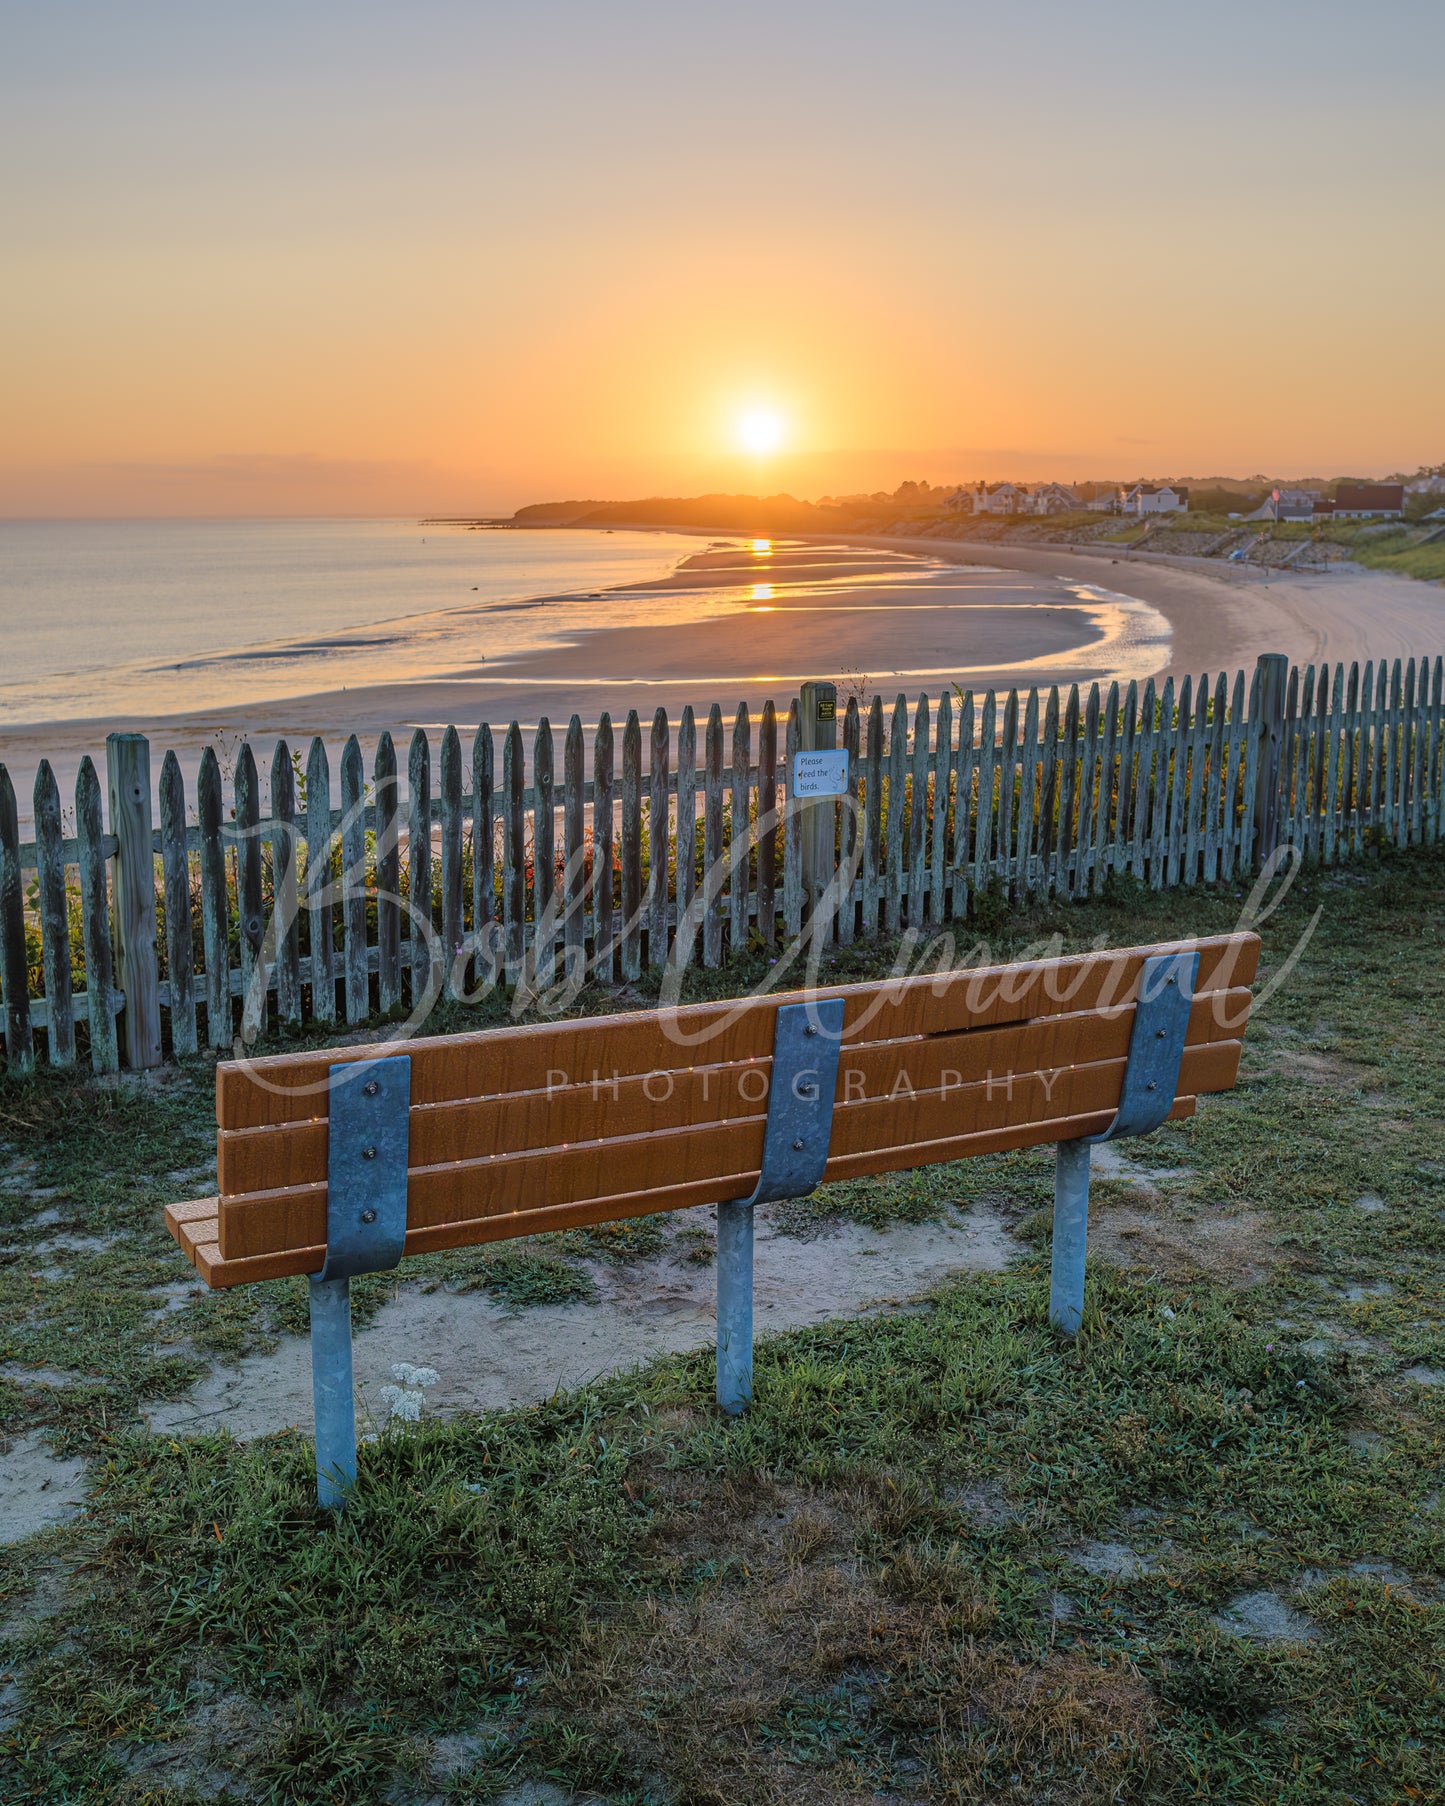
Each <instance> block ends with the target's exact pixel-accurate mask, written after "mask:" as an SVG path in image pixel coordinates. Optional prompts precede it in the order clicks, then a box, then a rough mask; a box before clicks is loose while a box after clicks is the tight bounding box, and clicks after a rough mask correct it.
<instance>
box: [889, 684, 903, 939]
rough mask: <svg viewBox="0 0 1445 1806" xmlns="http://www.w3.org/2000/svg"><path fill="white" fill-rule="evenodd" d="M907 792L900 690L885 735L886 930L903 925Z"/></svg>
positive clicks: (899, 930)
mask: <svg viewBox="0 0 1445 1806" xmlns="http://www.w3.org/2000/svg"><path fill="white" fill-rule="evenodd" d="M907 792H908V699H907V698H906V697H905V696H903V695H902V694H900V695H899V697H898V699H897V701H896V702H895V703H894V704H893V720H892V722H891V723H890V731H889V735H888V828H887V845H886V858H887V862H888V883H887V889H886V891H885V893H884V908H885V915H884V920H885V922H886V923H887V927H888V932H889V934H898V933H900V932H901V930H902V927H903V878H904V873H903V806H904V802H905V799H906V797H907Z"/></svg>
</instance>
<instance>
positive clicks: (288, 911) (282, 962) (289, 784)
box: [269, 740, 301, 1028]
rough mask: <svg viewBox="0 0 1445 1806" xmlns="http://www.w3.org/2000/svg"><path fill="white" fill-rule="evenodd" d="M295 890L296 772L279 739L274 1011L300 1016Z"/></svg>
mask: <svg viewBox="0 0 1445 1806" xmlns="http://www.w3.org/2000/svg"><path fill="white" fill-rule="evenodd" d="M298 916H299V904H298V902H297V895H296V773H295V771H294V770H293V769H292V766H291V749H290V747H289V746H287V744H286V742H285V741H284V740H278V741H277V742H276V750H275V752H273V753H272V755H271V924H270V929H269V935H270V939H271V942H272V948H273V952H272V958H273V959H274V960H275V962H276V1016H277V1019H278V1020H279V1021H281V1022H283V1023H285V1024H287V1025H288V1026H289V1027H293V1028H294V1027H297V1026H299V1024H300V1022H301V924H300V921H299V920H298Z"/></svg>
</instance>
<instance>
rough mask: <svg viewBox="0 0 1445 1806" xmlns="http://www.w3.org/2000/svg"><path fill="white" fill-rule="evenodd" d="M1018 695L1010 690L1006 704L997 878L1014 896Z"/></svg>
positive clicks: (1001, 746) (1008, 894)
mask: <svg viewBox="0 0 1445 1806" xmlns="http://www.w3.org/2000/svg"><path fill="white" fill-rule="evenodd" d="M1018 758H1019V693H1018V691H1017V690H1010V691H1009V693H1008V697H1007V700H1006V701H1005V702H1004V705H1003V735H1002V738H1001V739H1000V741H999V755H998V868H997V869H998V876H999V879H1000V881H1001V882H1002V884H1003V894H1004V895H1005V896H1006V897H1011V896H1012V895H1013V894H1014V891H1013V874H1014V785H1015V784H1016V783H1017V781H1018Z"/></svg>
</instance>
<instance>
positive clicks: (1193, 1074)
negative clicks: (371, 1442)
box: [166, 934, 1259, 1508]
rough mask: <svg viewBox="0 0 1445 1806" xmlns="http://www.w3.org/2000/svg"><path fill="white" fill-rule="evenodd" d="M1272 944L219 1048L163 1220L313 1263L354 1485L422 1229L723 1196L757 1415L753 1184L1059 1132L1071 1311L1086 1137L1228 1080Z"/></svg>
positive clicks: (204, 1246) (1103, 1135)
mask: <svg viewBox="0 0 1445 1806" xmlns="http://www.w3.org/2000/svg"><path fill="white" fill-rule="evenodd" d="M1258 955H1259V941H1258V938H1257V937H1256V936H1255V935H1252V934H1236V935H1229V936H1220V937H1217V938H1214V939H1209V940H1204V941H1199V942H1190V943H1182V942H1181V943H1176V944H1173V945H1169V946H1163V947H1135V948H1131V949H1125V950H1118V951H1112V952H1095V953H1086V954H1081V955H1077V956H1073V957H1069V958H1063V959H1054V960H1041V961H1035V962H1032V963H1028V964H1020V965H1014V966H995V967H988V968H972V969H967V968H966V969H964V970H961V971H956V972H950V973H945V974H942V975H940V976H923V977H917V978H909V979H903V980H892V981H883V982H879V983H873V984H862V985H846V986H841V987H837V988H834V989H831V990H823V989H820V990H817V991H814V992H810V993H806V994H802V993H798V994H793V995H791V996H785V997H752V998H745V999H739V1000H736V1001H732V1002H724V1003H707V1004H697V1005H691V1006H689V1007H687V1008H683V1009H677V1010H671V1011H661V1010H650V1011H638V1012H636V1013H635V1014H629V1015H625V1016H606V1017H594V1018H591V1019H584V1020H581V1021H570V1022H563V1023H557V1024H549V1025H544V1026H537V1027H531V1026H529V1027H522V1028H503V1029H494V1030H488V1031H486V1032H483V1033H480V1034H471V1035H454V1036H446V1037H437V1038H431V1039H419V1040H413V1041H410V1042H400V1041H392V1042H381V1043H376V1044H372V1045H369V1046H359V1047H349V1048H342V1049H335V1050H331V1051H327V1052H324V1053H300V1054H282V1055H278V1056H273V1057H270V1058H266V1059H259V1060H256V1061H253V1062H240V1063H234V1064H223V1065H221V1066H219V1067H218V1068H217V1071H216V1120H217V1125H218V1131H219V1145H218V1159H217V1171H218V1185H219V1192H220V1195H219V1197H216V1198H206V1199H202V1200H199V1201H197V1202H195V1203H189V1204H179V1205H173V1206H172V1207H171V1208H170V1209H169V1210H168V1211H167V1212H166V1222H167V1226H168V1227H169V1229H170V1231H171V1233H172V1234H173V1235H174V1236H175V1238H176V1240H177V1241H178V1242H179V1244H180V1246H181V1247H182V1249H183V1250H184V1251H185V1253H186V1254H187V1255H188V1257H189V1258H190V1259H191V1261H192V1262H193V1263H194V1265H195V1267H196V1268H197V1270H198V1271H199V1272H200V1274H201V1276H202V1277H203V1278H204V1279H205V1280H206V1282H207V1284H208V1285H211V1286H233V1285H244V1284H246V1283H248V1282H251V1281H254V1280H261V1279H275V1278H279V1277H282V1276H283V1275H286V1274H300V1273H305V1274H308V1275H310V1278H311V1333H312V1364H313V1380H314V1391H315V1405H316V1439H317V1471H318V1490H319V1493H320V1497H321V1502H322V1504H323V1505H326V1506H328V1507H332V1508H334V1507H339V1506H340V1504H341V1503H342V1501H343V1500H344V1498H345V1495H346V1492H347V1490H348V1488H349V1487H350V1486H351V1485H352V1484H353V1482H354V1479H355V1474H356V1437H355V1419H354V1405H353V1392H352V1364H351V1307H350V1295H349V1282H350V1280H351V1278H352V1277H353V1276H355V1275H356V1274H358V1273H365V1272H376V1271H380V1270H383V1269H386V1268H390V1267H394V1266H395V1265H396V1264H397V1262H398V1261H399V1260H401V1259H402V1258H403V1257H404V1256H405V1255H408V1254H421V1253H434V1252H436V1251H438V1250H440V1249H445V1248H460V1247H467V1246H471V1245H473V1244H476V1243H480V1242H491V1241H500V1240H503V1239H506V1238H508V1237H513V1236H521V1235H536V1234H539V1233H541V1232H543V1231H545V1230H559V1229H572V1228H577V1227H580V1226H583V1225H587V1224H595V1223H610V1222H617V1221H620V1220H622V1219H624V1218H627V1217H632V1216H639V1215H642V1214H644V1213H647V1212H651V1211H661V1210H677V1209H681V1208H685V1207H691V1206H693V1205H699V1204H714V1205H716V1206H717V1209H718V1219H717V1286H718V1316H717V1348H718V1363H717V1396H718V1402H719V1404H720V1405H721V1406H722V1408H723V1410H724V1411H727V1412H729V1413H736V1412H738V1411H741V1410H742V1409H743V1408H744V1406H745V1405H746V1404H747V1402H748V1400H749V1398H750V1397H751V1393H752V1342H753V1337H752V1242H753V1207H754V1205H756V1204H758V1203H762V1202H767V1201H770V1200H773V1199H778V1198H798V1197H803V1196H805V1195H806V1194H807V1193H808V1192H810V1191H811V1190H812V1189H813V1187H814V1186H815V1185H817V1184H818V1183H819V1181H820V1180H824V1179H855V1178H861V1177H863V1176H865V1175H868V1174H874V1173H885V1172H891V1171H894V1170H896V1169H898V1168H902V1167H917V1166H926V1165H931V1164H935V1163H937V1162H940V1161H946V1160H958V1159H961V1158H963V1157H965V1156H967V1155H971V1154H985V1153H996V1152H998V1151H1000V1150H1003V1149H1007V1148H1022V1147H1031V1146H1034V1145H1037V1144H1040V1143H1044V1142H1055V1143H1057V1144H1058V1155H1057V1177H1056V1185H1055V1206H1054V1240H1053V1264H1052V1287H1051V1293H1050V1306H1049V1309H1050V1316H1051V1319H1052V1321H1053V1322H1054V1323H1055V1324H1056V1325H1057V1326H1058V1327H1059V1328H1060V1329H1061V1330H1062V1331H1063V1332H1064V1333H1066V1334H1069V1335H1072V1334H1074V1333H1075V1332H1076V1331H1077V1329H1078V1327H1079V1322H1080V1319H1081V1315H1082V1311H1083V1295H1084V1241H1085V1230H1086V1226H1087V1212H1088V1184H1089V1147H1090V1144H1091V1143H1092V1142H1094V1141H1102V1140H1108V1139H1110V1138H1112V1137H1116V1136H1123V1135H1147V1134H1149V1133H1150V1132H1151V1131H1152V1130H1154V1129H1156V1128H1157V1127H1158V1126H1159V1125H1160V1124H1161V1123H1162V1122H1164V1121H1165V1120H1166V1119H1167V1118H1171V1117H1172V1118H1180V1117H1186V1116H1189V1115H1192V1114H1193V1111H1194V1107H1195V1099H1196V1098H1197V1097H1198V1096H1199V1095H1200V1094H1202V1093H1205V1092H1211V1091H1222V1090H1226V1089H1228V1088H1229V1087H1230V1086H1231V1085H1233V1083H1234V1080H1235V1075H1236V1073H1237V1071H1238V1067H1239V1055H1240V1039H1241V1036H1242V1035H1243V1032H1244V1027H1245V1023H1246V1021H1247V1019H1248V1015H1249V1006H1250V995H1251V993H1250V989H1249V987H1250V985H1251V983H1252V981H1253V979H1254V975H1255V969H1256V965H1257V962H1258ZM798 1259H799V1265H800V1272H799V1283H800V1285H805V1284H806V1261H807V1253H806V1250H805V1249H802V1248H800V1250H799V1255H798Z"/></svg>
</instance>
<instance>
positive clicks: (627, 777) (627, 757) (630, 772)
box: [622, 709, 642, 979]
mask: <svg viewBox="0 0 1445 1806" xmlns="http://www.w3.org/2000/svg"><path fill="white" fill-rule="evenodd" d="M622 976H623V977H624V978H625V979H632V978H640V977H641V976H642V723H641V722H640V721H639V720H638V718H637V710H636V709H629V710H628V712H627V723H626V726H625V727H624V728H623V730H622Z"/></svg>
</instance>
